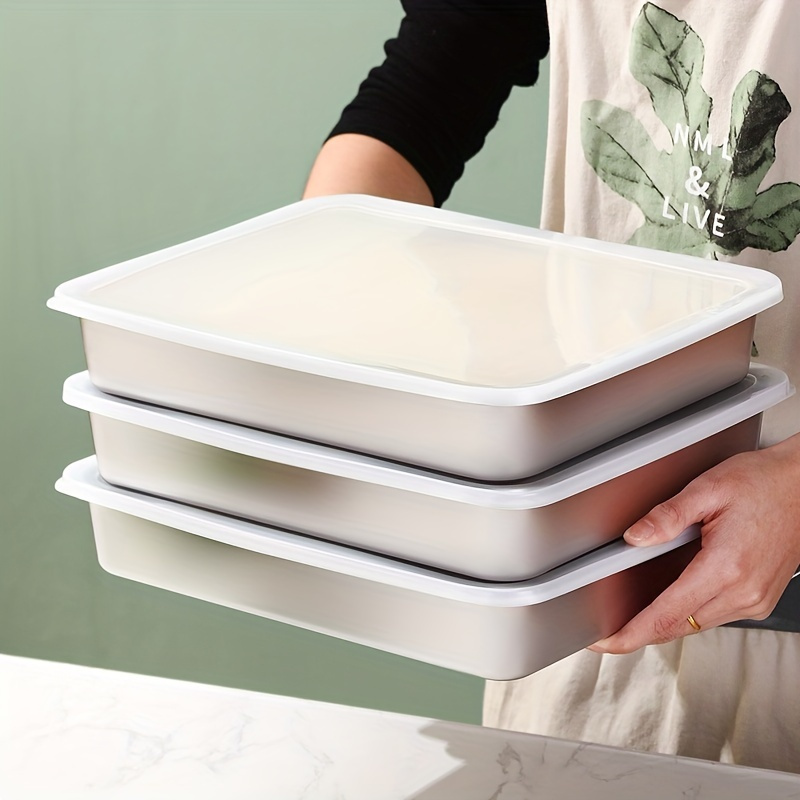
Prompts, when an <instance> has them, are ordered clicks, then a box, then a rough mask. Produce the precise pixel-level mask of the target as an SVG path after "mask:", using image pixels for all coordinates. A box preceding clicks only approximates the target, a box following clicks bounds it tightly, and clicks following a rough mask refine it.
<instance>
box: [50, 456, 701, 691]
mask: <svg viewBox="0 0 800 800" xmlns="http://www.w3.org/2000/svg"><path fill="white" fill-rule="evenodd" d="M56 488H57V489H58V490H59V491H61V492H63V493H65V494H68V495H72V496H73V497H77V498H80V499H81V500H85V501H87V502H88V503H89V504H90V508H91V514H92V523H93V526H94V533H95V539H96V543H97V553H98V558H99V560H100V564H101V566H102V567H103V568H104V569H106V570H107V571H109V572H111V573H113V574H115V575H119V576H121V577H125V578H129V579H131V580H136V581H140V582H142V583H147V584H150V585H153V586H159V587H161V588H164V589H169V590H170V591H174V592H178V593H180V594H184V595H189V596H191V597H197V598H200V599H203V600H208V601H211V602H214V603H218V604H221V605H225V606H230V607H232V608H237V609H240V610H242V611H247V612H250V613H253V614H260V615H261V616H264V617H269V618H270V619H275V620H279V621H281V622H288V623H290V624H292V625H298V626H300V627H303V628H307V629H309V630H314V631H318V632H321V633H326V634H330V635H333V636H337V637H339V638H342V639H347V640H349V641H353V642H358V643H360V644H365V645H369V646H371V647H376V648H379V649H381V650H387V651H389V652H393V653H397V654H399V655H403V656H409V657H411V658H416V659H419V660H422V661H427V662H430V663H432V664H438V665H440V666H443V667H448V668H450V669H455V670H460V671H463V672H468V673H472V674H474V675H479V676H481V677H484V678H491V679H495V680H509V679H512V678H519V677H522V676H524V675H528V674H530V673H531V672H534V671H536V670H537V669H541V668H542V667H544V666H546V665H547V664H550V663H552V662H553V661H556V660H558V659H560V658H563V657H564V656H566V655H568V654H570V653H572V652H576V651H577V650H579V649H581V648H583V647H586V646H588V645H589V644H592V643H593V642H594V641H597V640H598V639H600V638H602V637H604V636H606V635H609V634H611V633H613V632H614V631H615V630H618V629H619V628H620V627H621V626H622V625H623V624H624V623H625V622H626V621H627V620H629V619H631V618H632V617H633V616H634V615H635V614H636V613H638V611H640V610H641V609H642V608H644V607H645V606H646V605H647V604H648V603H649V602H651V601H652V599H654V598H655V596H656V595H657V594H658V593H659V592H660V591H662V590H663V589H664V588H665V587H666V586H667V585H668V584H669V583H670V582H671V581H673V580H674V579H675V578H676V577H677V576H678V575H679V574H680V572H681V571H682V569H683V568H684V566H685V565H686V564H687V563H688V561H689V560H690V559H691V557H692V556H693V554H694V553H695V552H696V551H697V541H696V537H697V533H698V532H697V530H696V529H694V528H692V529H689V530H687V531H685V532H684V533H683V534H681V536H680V537H679V538H678V539H676V540H675V541H674V542H670V543H669V544H667V545H657V546H654V547H639V548H636V547H630V546H628V545H625V544H624V543H621V542H619V541H618V542H615V543H613V544H611V545H607V546H606V547H604V548H602V549H600V550H596V551H594V552H592V553H590V554H589V555H587V556H584V557H583V558H581V559H578V560H576V561H574V562H572V563H571V564H568V565H565V566H564V567H560V568H559V569H557V570H553V571H552V572H549V573H547V575H544V576H542V577H540V578H537V579H534V580H531V581H526V582H523V583H510V584H509V583H506V584H491V583H482V582H479V581H472V580H468V579H466V578H459V577H456V576H451V575H447V574H445V573H437V572H434V571H432V570H426V569H423V568H421V567H417V566H414V565H410V564H405V563H403V562H400V561H394V560H392V559H388V558H383V557H381V556H377V555H373V554H371V553H365V552H362V551H359V550H355V549H351V548H347V547H344V546H341V545H337V544H333V543H330V542H324V541H319V540H317V539H312V538H309V537H304V536H301V535H298V534H292V533H287V532H285V531H281V530H277V529H273V528H268V527H265V526H261V525H256V524H254V523H251V522H246V521H244V520H240V519H234V518H231V517H224V516H221V515H217V514H214V513H212V512H209V511H203V510H200V509H196V508H191V507H189V506H184V505H181V504H178V503H174V502H171V501H168V500H163V499H159V498H153V497H147V496H146V495H141V494H138V493H136V492H130V491H126V490H123V489H118V488H114V487H111V486H110V485H109V484H106V483H105V482H104V481H103V480H102V479H101V478H100V477H99V475H98V474H97V470H96V464H95V460H94V458H88V459H84V460H83V461H80V462H78V463H76V464H73V465H72V466H70V467H68V468H67V469H66V470H65V472H64V476H63V477H62V478H61V479H60V480H59V481H58V483H57V484H56Z"/></svg>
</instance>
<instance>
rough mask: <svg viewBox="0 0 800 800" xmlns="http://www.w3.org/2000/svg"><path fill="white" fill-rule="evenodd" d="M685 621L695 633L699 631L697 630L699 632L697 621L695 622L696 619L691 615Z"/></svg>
mask: <svg viewBox="0 0 800 800" xmlns="http://www.w3.org/2000/svg"><path fill="white" fill-rule="evenodd" d="M686 621H687V622H688V623H689V624H690V625H691V626H692V627H693V628H694V629H695V630H696V631H699V630H700V626H699V625H698V624H697V620H696V619H695V618H694V617H693V616H692V615H691V614H689V616H688V617H686Z"/></svg>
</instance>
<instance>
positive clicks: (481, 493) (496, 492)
mask: <svg viewBox="0 0 800 800" xmlns="http://www.w3.org/2000/svg"><path fill="white" fill-rule="evenodd" d="M791 393H792V388H791V387H790V385H789V382H788V380H787V378H786V376H785V375H784V374H783V373H782V372H780V371H779V370H775V369H772V368H769V367H763V366H759V365H751V370H750V374H749V375H748V376H747V377H746V378H745V379H744V380H743V381H741V382H740V383H739V384H737V385H736V386H733V387H730V388H729V389H726V390H724V391H722V392H719V393H717V394H715V395H713V396H712V397H709V398H706V399H705V400H703V401H700V402H698V403H695V404H694V405H692V406H689V407H687V408H686V409H683V410H682V411H680V412H676V413H674V414H671V415H669V416H667V417H664V418H663V419H661V420H660V421H658V422H657V423H653V424H652V425H649V426H647V427H645V428H641V429H639V430H638V431H636V432H634V433H633V434H629V435H628V436H626V437H623V438H621V439H618V440H616V441H615V442H612V443H611V444H610V445H607V446H605V447H603V448H599V449H598V450H595V451H592V452H591V453H589V454H587V455H586V456H584V457H582V458H578V459H574V460H572V461H570V462H568V463H566V464H564V465H562V466H560V467H558V468H556V469H553V470H551V471H549V472H547V473H544V474H543V475H539V476H537V477H536V478H534V479H531V480H529V481H524V482H515V483H504V484H486V483H476V482H472V481H468V480H466V479H463V478H457V477H452V476H448V475H443V474H439V473H434V472H429V471H426V470H422V469H416V468H413V467H409V466H406V465H400V464H396V463H393V462H388V461H383V460H380V459H376V458H371V457H369V456H364V455H362V454H358V453H352V452H349V451H344V450H340V449H337V448H333V447H329V446H325V445H319V444H315V443H311V442H306V441H301V440H297V439H291V438H287V437H284V436H278V435H275V434H269V433H265V432H262V431H258V430H254V429H251V428H244V427H241V426H237V425H234V424H231V423H227V422H221V421H218V420H212V419H208V418H206V417H198V416H195V415H192V414H187V413H184V412H177V411H172V410H169V409H164V408H160V407H157V406H151V405H148V404H145V403H141V402H137V401H133V400H126V399H121V398H117V397H113V396H110V395H107V394H104V393H103V392H101V391H99V390H98V389H97V388H96V387H94V385H93V384H92V383H91V381H90V379H89V377H88V373H81V374H78V375H74V376H72V377H71V378H69V379H68V380H67V381H66V383H65V385H64V401H65V402H66V403H67V404H69V405H72V406H75V407H77V408H81V409H83V410H85V411H88V412H89V414H90V419H91V425H92V433H93V436H94V442H95V449H96V453H97V459H98V466H99V470H100V474H101V475H102V477H103V478H104V479H105V480H106V481H108V482H109V483H112V484H116V485H118V486H121V487H124V488H128V489H134V490H136V491H141V492H146V493H148V494H153V495H157V496H160V497H165V498H168V499H172V500H177V501H179V502H183V503H188V504H191V505H195V506H200V507H203V508H207V509H210V510H213V511H220V512H223V513H226V514H229V515H233V516H237V517H243V518H247V519H251V520H254V521H257V522H262V523H266V524H269V525H278V526H281V527H285V528H289V529H291V530H295V531H298V532H301V533H306V534H309V535H312V536H316V537H320V538H325V539H330V540H333V541H336V542H340V543H344V544H348V545H351V546H355V547H360V548H363V549H366V550H370V551H373V552H377V553H382V554H386V555H390V556H393V557H395V558H401V559H405V560H408V561H413V562H417V563H420V564H423V565H427V566H432V567H436V568H439V569H444V570H448V571H450V572H454V573H459V574H463V575H467V576H470V577H474V578H479V579H481V580H488V581H519V580H527V579H529V578H532V577H534V576H536V575H539V574H541V573H543V572H546V571H547V570H550V569H552V568H554V567H556V566H558V565H560V564H563V563H565V562H566V561H569V560H571V559H573V558H576V557H578V556H579V555H582V554H583V553H586V552H588V551H590V550H593V549H594V548H597V547H600V546H601V545H603V544H606V543H607V542H610V541H612V540H613V539H616V538H618V537H619V536H620V535H621V534H622V532H623V531H624V530H625V529H626V528H627V527H628V526H629V525H630V524H632V523H633V522H635V521H636V520H637V519H638V518H639V517H640V516H642V515H643V514H645V513H646V512H647V511H649V510H650V509H651V508H652V507H653V506H654V505H656V504H657V503H659V502H661V501H663V500H665V499H667V498H668V497H670V496H671V495H672V494H674V493H675V492H677V491H679V490H680V489H681V488H682V487H683V486H685V485H686V483H688V482H689V481H690V480H691V479H692V478H694V477H695V476H697V475H699V474H700V473H701V472H703V471H705V470H706V469H708V468H710V467H711V466H713V465H714V464H716V463H719V462H720V461H722V460H723V459H725V458H727V457H729V456H731V455H733V454H735V453H737V452H742V451H745V450H752V449H754V448H755V447H756V446H757V445H758V437H759V430H760V421H761V414H762V412H763V411H765V410H766V409H768V408H770V407H771V406H773V405H776V404H777V403H779V402H780V401H781V400H783V399H784V398H786V397H788V396H789V395H790V394H791ZM565 532H566V533H565Z"/></svg>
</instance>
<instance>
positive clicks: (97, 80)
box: [0, 0, 546, 722]
mask: <svg viewBox="0 0 800 800" xmlns="http://www.w3.org/2000/svg"><path fill="white" fill-rule="evenodd" d="M399 18H400V8H399V3H398V2H396V1H395V0H350V1H349V2H348V1H346V0H339V1H337V2H332V0H317V1H316V2H314V0H260V1H258V0H253V1H252V2H242V1H241V0H228V1H227V2H226V1H225V0H218V2H206V1H201V0H197V1H195V2H178V1H177V0H161V1H160V2H158V1H156V0H97V1H96V2H92V1H91V0H84V2H69V1H68V0H62V1H61V2H38V1H37V0H24V1H23V2H3V1H2V0H0V204H1V205H0V243H1V245H2V257H1V258H0V311H2V315H1V316H0V326H1V327H0V332H1V334H2V335H1V336H0V348H2V349H1V350H0V353H2V355H1V356H0V367H1V368H2V371H1V372H0V404H1V405H0V412H1V413H2V416H0V420H2V422H0V426H1V427H0V652H5V653H10V654H17V655H26V656H33V657H38V658H44V659H52V660H58V661H68V662H76V663H81V664H89V665H95V666H102V667H109V668H112V669H120V670H128V671H133V672H142V673H149V674H157V675H164V676H169V677H176V678H182V679H186V680H193V681H202V682H209V683H219V684H223V685H229V686H237V687H244V688H249V689H256V690H260V691H265V692H274V693H278V694H292V695H297V696H302V697H310V698H317V699H323V700H330V701H333V702H339V703H347V704H354V705H360V706H367V707H375V708H385V709H390V710H399V711H404V712H407V713H413V714H421V715H425V716H433V717H441V718H445V719H455V720H465V721H473V722H474V721H478V719H479V708H480V694H481V682H480V681H479V680H478V679H476V678H473V677H469V676H466V675H461V674H457V673H453V672H448V671H446V670H443V669H439V668H436V667H432V666H427V665H424V664H419V663H417V662H413V661H409V660H406V659H402V658H398V657H395V656H390V655H387V654H383V653H380V652H377V651H373V650H370V649H368V648H364V647H358V646H355V645H350V644H347V643H344V642H341V641H338V640H335V639H331V638H328V637H324V636H320V635H316V634H312V633H308V632H305V631H301V630H296V629H293V628H290V627H287V626H284V625H280V624H277V623H272V622H270V621H267V620H263V619H261V618H258V617H254V616H249V615H246V614H242V613H238V612H234V611H231V610H229V609H225V608H221V607H217V606H213V605H210V604H207V603H203V602H200V601H196V600H191V599H189V598H185V597H181V596H178V595H174V594H170V593H168V592H164V591H161V590H158V589H154V588H151V587H148V586H143V585H139V584H135V583H132V582H129V581H125V580H122V579H119V578H114V577H113V576H111V575H108V574H106V573H104V572H103V571H102V570H101V569H100V568H99V567H98V566H97V563H96V559H95V554H94V544H93V541H92V536H91V528H90V525H89V518H88V512H87V509H86V507H85V506H84V505H83V504H82V503H80V502H78V501H75V500H72V499H68V498H65V497H62V496H60V495H58V494H57V493H56V492H55V491H54V490H53V488H52V485H53V482H54V481H55V479H56V478H57V477H58V475H59V474H60V471H61V469H62V468H63V467H64V465H66V464H67V463H68V462H70V461H73V460H75V459H77V458H80V457H82V456H84V455H87V454H88V453H89V452H91V441H90V435H89V430H88V423H87V420H86V419H85V418H84V415H83V414H82V413H81V412H78V411H76V410H74V409H70V408H67V407H66V406H63V405H62V404H61V401H60V387H61V383H62V381H63V380H64V379H65V378H66V377H67V376H68V375H70V374H71V373H73V372H76V371H78V370H81V369H83V368H84V364H83V357H82V352H81V344H80V339H79V331H78V324H77V321H76V320H75V319H73V318H71V317H66V316H62V315H59V314H57V313H55V312H52V311H48V310H47V309H46V308H45V301H46V299H47V298H48V297H49V296H50V295H51V294H52V290H53V289H54V288H55V287H56V286H57V285H58V284H59V283H61V282H63V281H65V280H67V279H69V278H71V277H74V276H76V275H80V274H83V273H86V272H89V271H92V270H95V269H98V268H100V267H103V266H106V265H108V264H112V263H116V262H118V261H121V260H123V259H127V258H131V257H133V256H137V255H140V254H142V253H147V252H149V251H153V250H156V249H158V248H162V247H165V246H167V245H170V244H174V243H177V242H180V241H184V240H186V239H189V238H192V237H195V236H198V235H200V234H203V233H207V232H209V231H212V230H215V229H218V228H221V227H223V226H226V225H230V224H232V223H234V222H237V221H240V220H243V219H246V218H248V217H252V216H255V215H257V214H260V213H263V212H265V211H268V210H270V209H273V208H276V207H278V206H281V205H285V204H287V203H290V202H293V201H294V200H295V199H297V197H298V195H299V194H300V192H301V191H302V186H303V182H304V179H305V175H306V173H307V171H308V169H309V167H310V165H311V162H312V160H313V157H314V155H315V152H316V149H317V148H318V146H319V144H320V143H321V141H322V139H323V137H324V135H325V133H326V131H327V130H328V129H329V127H330V126H331V125H332V124H333V122H334V121H335V119H336V115H337V112H338V110H339V109H340V108H341V107H342V105H343V104H344V103H345V102H346V101H347V100H348V99H349V98H350V96H351V95H352V93H353V92H354V90H355V87H356V86H357V84H358V81H359V80H360V79H361V77H362V76H363V75H364V74H365V73H366V70H367V69H368V68H369V67H370V66H371V65H373V64H374V63H375V62H377V61H378V60H380V58H381V46H382V43H383V41H384V40H385V39H386V38H387V37H389V36H391V35H392V33H393V32H394V30H395V29H396V26H397V23H398V21H399ZM545 109H546V88H545V87H544V86H543V85H542V86H540V87H538V88H536V89H534V90H524V91H523V90H517V92H515V94H514V95H513V96H512V100H511V101H510V102H509V104H508V105H507V107H506V109H505V110H504V113H503V119H502V123H501V125H500V126H499V128H498V129H497V131H496V132H495V134H493V136H492V137H491V139H490V142H489V144H488V146H487V148H486V149H485V150H484V152H482V153H481V154H480V156H478V157H477V158H476V159H475V160H474V162H473V163H472V164H471V165H470V167H469V169H468V173H467V175H466V177H465V178H464V180H463V181H462V184H461V185H460V186H459V187H458V188H457V190H456V192H455V193H454V195H453V198H452V199H451V201H450V203H449V207H450V208H453V209H458V210H465V211H469V212H472V213H477V214H481V215H484V216H490V217H497V218H502V219H507V220H511V221H515V222H528V223H531V222H535V220H537V219H538V206H539V193H540V186H541V167H542V164H541V162H542V152H543V141H544V136H545V124H546V121H545Z"/></svg>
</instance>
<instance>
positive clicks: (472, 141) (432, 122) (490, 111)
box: [329, 0, 549, 205]
mask: <svg viewBox="0 0 800 800" xmlns="http://www.w3.org/2000/svg"><path fill="white" fill-rule="evenodd" d="M403 9H404V11H405V17H404V19H403V21H402V23H401V25H400V30H399V33H398V35H397V37H396V38H394V39H390V40H389V41H388V42H387V43H386V45H385V52H386V60H385V61H384V62H383V64H382V65H381V66H379V67H376V68H374V69H373V70H371V72H370V73H369V75H368V76H367V78H366V80H365V81H364V82H363V83H362V84H361V86H360V88H359V90H358V94H357V95H356V97H355V99H354V100H353V101H352V102H351V103H350V104H349V105H348V106H347V107H346V108H345V109H344V111H343V112H342V116H341V118H340V119H339V122H338V123H337V125H336V127H334V129H333V131H331V133H330V135H329V138H330V137H331V136H336V135H338V134H341V133H361V134H364V135H367V136H372V137H374V138H376V139H380V140H381V141H383V142H385V143H386V144H388V145H389V146H390V147H392V148H394V149H395V150H397V151H398V152H399V153H400V154H401V155H402V156H404V157H405V158H406V160H407V161H409V162H410V163H411V164H412V166H414V168H415V169H416V170H417V171H418V172H419V173H420V175H421V176H422V178H423V179H424V180H425V182H426V183H427V184H428V187H429V188H430V190H431V193H432V194H433V197H434V202H435V204H436V205H441V204H442V203H443V202H444V201H445V200H446V199H447V197H448V195H449V194H450V192H451V190H452V188H453V185H454V184H455V182H456V181H457V180H458V179H459V178H460V177H461V175H462V174H463V172H464V165H465V164H466V162H467V161H468V160H469V159H470V158H472V156H474V155H475V154H476V153H477V152H478V151H479V150H480V149H481V147H482V146H483V143H484V141H485V139H486V135H487V134H488V133H489V131H490V130H491V129H492V128H493V127H494V125H495V124H496V122H497V118H498V115H499V113H500V108H501V106H502V105H503V103H504V102H505V101H506V100H507V99H508V96H509V94H510V93H511V89H512V87H513V86H515V85H516V86H532V85H533V84H534V83H535V82H536V79H537V78H538V75H539V61H540V60H541V59H542V58H544V56H545V55H546V54H547V50H548V47H549V34H548V29H547V11H546V7H545V1H544V0H403Z"/></svg>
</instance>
